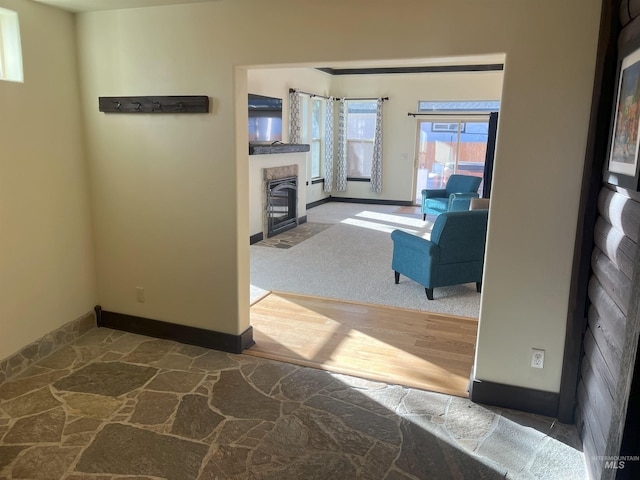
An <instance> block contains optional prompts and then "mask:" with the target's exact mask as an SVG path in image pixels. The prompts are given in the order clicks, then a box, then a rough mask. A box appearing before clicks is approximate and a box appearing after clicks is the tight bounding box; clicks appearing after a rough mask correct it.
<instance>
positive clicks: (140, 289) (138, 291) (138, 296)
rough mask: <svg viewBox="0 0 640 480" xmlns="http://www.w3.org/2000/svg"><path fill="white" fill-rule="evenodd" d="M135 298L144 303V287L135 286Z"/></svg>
mask: <svg viewBox="0 0 640 480" xmlns="http://www.w3.org/2000/svg"><path fill="white" fill-rule="evenodd" d="M136 300H137V301H138V302H140V303H144V287H136Z"/></svg>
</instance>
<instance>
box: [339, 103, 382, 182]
mask: <svg viewBox="0 0 640 480" xmlns="http://www.w3.org/2000/svg"><path fill="white" fill-rule="evenodd" d="M376 109H377V104H376V101H375V100H373V101H362V100H347V105H346V110H347V177H348V178H371V163H372V161H373V141H374V136H375V131H376Z"/></svg>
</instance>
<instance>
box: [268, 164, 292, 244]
mask: <svg viewBox="0 0 640 480" xmlns="http://www.w3.org/2000/svg"><path fill="white" fill-rule="evenodd" d="M263 178H264V190H265V195H264V197H263V198H264V199H265V203H264V234H265V237H266V238H269V237H273V236H274V235H277V234H279V233H282V232H284V231H287V230H289V229H291V228H294V227H296V226H298V209H297V206H298V166H297V165H287V166H284V167H273V168H265V169H263Z"/></svg>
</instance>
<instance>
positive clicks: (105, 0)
mask: <svg viewBox="0 0 640 480" xmlns="http://www.w3.org/2000/svg"><path fill="white" fill-rule="evenodd" d="M35 1H36V2H39V3H45V4H47V5H51V6H53V7H57V8H61V9H62V10H67V11H69V12H97V11H100V10H120V9H123V8H140V7H157V6H160V5H180V4H183V3H202V2H207V1H208V2H211V1H219V0H35Z"/></svg>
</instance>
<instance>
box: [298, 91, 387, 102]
mask: <svg viewBox="0 0 640 480" xmlns="http://www.w3.org/2000/svg"><path fill="white" fill-rule="evenodd" d="M293 92H295V93H301V94H302V95H309V96H310V97H319V98H324V99H325V100H329V99H330V98H333V99H334V100H335V101H340V100H377V99H378V98H379V97H365V98H347V97H343V98H335V97H326V96H324V95H318V94H317V93H310V92H303V91H302V90H297V89H295V88H290V89H289V93H293ZM382 100H383V101H384V100H389V97H382Z"/></svg>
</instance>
